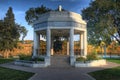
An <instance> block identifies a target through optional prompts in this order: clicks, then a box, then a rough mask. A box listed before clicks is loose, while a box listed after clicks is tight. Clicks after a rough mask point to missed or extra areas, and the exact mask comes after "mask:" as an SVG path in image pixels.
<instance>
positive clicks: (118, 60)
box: [106, 58, 120, 64]
mask: <svg viewBox="0 0 120 80" xmlns="http://www.w3.org/2000/svg"><path fill="white" fill-rule="evenodd" d="M106 60H107V61H110V62H114V63H118V64H120V58H107V59H106Z"/></svg>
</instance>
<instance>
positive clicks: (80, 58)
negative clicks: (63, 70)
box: [76, 57, 86, 62]
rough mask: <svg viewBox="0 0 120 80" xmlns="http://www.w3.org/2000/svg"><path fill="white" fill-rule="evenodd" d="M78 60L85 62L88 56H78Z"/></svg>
mask: <svg viewBox="0 0 120 80" xmlns="http://www.w3.org/2000/svg"><path fill="white" fill-rule="evenodd" d="M76 61H81V62H85V61H86V58H85V57H78V58H77V59H76Z"/></svg>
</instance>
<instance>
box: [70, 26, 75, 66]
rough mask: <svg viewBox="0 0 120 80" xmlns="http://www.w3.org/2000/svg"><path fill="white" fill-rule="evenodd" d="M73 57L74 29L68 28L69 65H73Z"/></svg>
mask: <svg viewBox="0 0 120 80" xmlns="http://www.w3.org/2000/svg"><path fill="white" fill-rule="evenodd" d="M74 63H75V57H74V29H73V28H71V29H70V65H71V66H74Z"/></svg>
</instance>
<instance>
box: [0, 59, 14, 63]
mask: <svg viewBox="0 0 120 80" xmlns="http://www.w3.org/2000/svg"><path fill="white" fill-rule="evenodd" d="M12 61H14V59H4V58H0V64H3V63H8V62H12Z"/></svg>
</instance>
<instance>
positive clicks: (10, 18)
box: [0, 7, 22, 57]
mask: <svg viewBox="0 0 120 80" xmlns="http://www.w3.org/2000/svg"><path fill="white" fill-rule="evenodd" d="M20 28H21V26H20V25H17V24H16V23H15V18H14V14H13V11H12V8H11V7H9V9H8V11H7V13H6V16H5V18H4V20H0V50H1V51H4V53H5V54H6V57H8V51H9V50H13V48H15V47H17V42H18V40H19V37H20V33H21V32H22V30H20Z"/></svg>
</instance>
